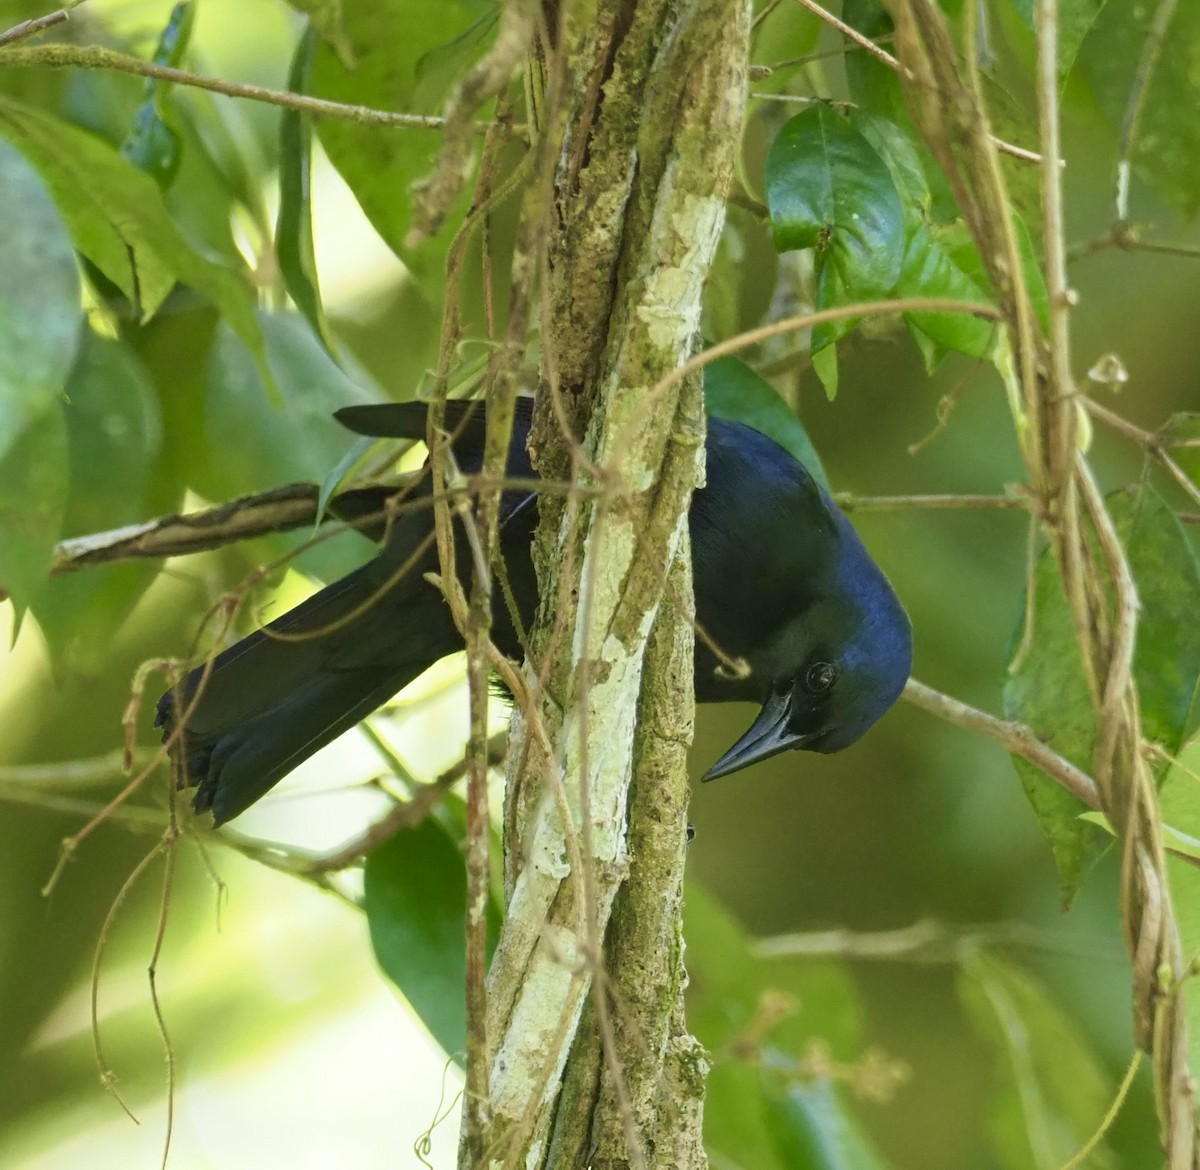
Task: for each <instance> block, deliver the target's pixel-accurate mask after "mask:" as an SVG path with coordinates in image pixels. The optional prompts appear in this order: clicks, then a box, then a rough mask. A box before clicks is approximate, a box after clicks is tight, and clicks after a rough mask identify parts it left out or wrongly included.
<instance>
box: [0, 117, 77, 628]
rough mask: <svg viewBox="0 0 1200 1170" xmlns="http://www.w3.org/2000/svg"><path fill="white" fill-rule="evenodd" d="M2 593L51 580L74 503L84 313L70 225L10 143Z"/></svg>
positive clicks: (2, 326) (0, 228) (2, 226)
mask: <svg viewBox="0 0 1200 1170" xmlns="http://www.w3.org/2000/svg"><path fill="white" fill-rule="evenodd" d="M0 207H3V208H4V213H3V215H0V256H2V257H3V263H0V587H3V588H4V589H6V590H7V591H8V592H9V593H10V594H11V595H12V597H13V598H14V600H16V602H17V603H18V604H19V605H21V606H22V607H23V606H24V605H25V604H26V603H27V602H28V600H29V599H30V597H31V595H33V594H34V593H35V591H36V589H37V588H38V586H39V585H40V584H41V583H42V582H43V580H44V578H45V574H46V570H47V569H48V568H49V565H50V554H51V551H52V550H53V548H54V542H55V541H56V540H57V539H58V534H59V528H60V522H61V519H62V510H63V507H64V504H65V502H66V491H67V459H66V437H65V432H64V429H63V421H62V409H61V405H60V400H61V394H62V388H63V384H64V382H65V381H66V378H67V373H68V371H69V370H70V368H71V362H72V360H73V359H74V355H75V349H76V346H77V344H78V338H79V333H80V327H81V323H82V314H81V311H80V299H79V298H80V290H79V272H78V268H77V266H76V263H75V254H74V252H73V250H72V248H71V241H70V239H69V237H68V236H67V232H66V227H65V226H64V224H63V221H62V218H61V216H60V215H59V213H58V211H57V210H56V208H55V206H54V203H53V201H52V199H51V197H50V193H49V192H48V191H47V189H46V187H45V186H44V185H43V183H42V181H41V179H39V177H38V175H37V173H36V171H35V170H34V169H33V167H32V166H30V164H29V163H28V162H27V161H26V160H25V158H23V157H22V155H21V154H20V152H18V151H17V150H16V149H15V148H14V147H12V146H10V145H9V144H8V143H6V142H2V141H0Z"/></svg>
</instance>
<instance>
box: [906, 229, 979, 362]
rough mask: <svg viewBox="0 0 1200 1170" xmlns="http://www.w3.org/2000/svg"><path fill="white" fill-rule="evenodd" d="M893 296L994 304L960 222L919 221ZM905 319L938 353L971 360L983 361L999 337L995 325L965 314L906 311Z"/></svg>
mask: <svg viewBox="0 0 1200 1170" xmlns="http://www.w3.org/2000/svg"><path fill="white" fill-rule="evenodd" d="M896 295H897V296H900V297H946V298H949V299H951V300H956V301H965V302H974V303H976V304H981V305H986V304H991V303H992V298H991V296H990V294H989V293H988V291H987V279H986V277H985V276H984V275H983V271H982V265H981V264H979V256H978V253H977V252H976V251H975V246H974V244H973V243H972V241H971V238H970V236H969V235H968V233H967V230H966V228H965V227H963V226H962V224H960V223H953V224H927V223H922V224H921V225H920V226H919V227H917V228H916V229H915V230H914V231H913V233H912V235H911V236H910V237H909V241H908V249H907V251H906V252H905V255H904V268H903V271H902V272H901V274H900V279H899V281H897V283H896ZM904 319H905V322H906V323H907V324H908V326H909V328H910V329H911V330H914V331H919V332H920V333H923V334H924V335H925V336H926V337H927V338H929V339H930V340H931V341H933V342H934V343H935V344H936V345H937V346H938V347H939V348H940V349H942V350H956V351H958V352H959V353H965V354H967V355H969V356H970V357H986V356H987V355H988V354H989V353H990V352H991V350H992V347H993V346H994V345H995V343H996V339H997V336H998V330H997V327H996V325H995V323H994V322H992V321H985V320H983V319H981V318H979V317H972V316H971V315H970V314H968V313H906V314H905V315H904Z"/></svg>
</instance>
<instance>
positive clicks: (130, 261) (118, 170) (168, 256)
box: [0, 98, 265, 368]
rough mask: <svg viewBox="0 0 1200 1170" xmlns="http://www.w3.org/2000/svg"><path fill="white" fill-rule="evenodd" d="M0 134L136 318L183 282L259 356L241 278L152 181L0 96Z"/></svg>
mask: <svg viewBox="0 0 1200 1170" xmlns="http://www.w3.org/2000/svg"><path fill="white" fill-rule="evenodd" d="M0 136H4V137H6V138H8V139H9V140H10V141H12V142H13V144H14V145H16V146H17V147H19V148H20V149H21V150H22V151H23V152H24V153H25V154H26V156H27V157H28V158H29V160H30V162H32V163H33V165H34V166H35V167H36V168H37V169H38V171H39V173H40V174H41V176H42V179H43V181H44V182H45V184H46V186H47V187H48V188H49V189H50V192H51V194H52V195H53V196H54V200H55V202H56V203H57V204H58V209H59V212H60V213H61V214H62V217H63V219H64V220H65V221H66V223H67V226H68V228H69V229H70V232H71V238H72V240H73V241H74V244H75V247H76V248H77V249H78V250H79V251H80V252H81V253H83V255H84V256H86V257H87V258H88V259H89V260H90V261H91V262H92V263H93V264H95V265H96V267H97V268H99V269H100V271H101V272H103V273H104V275H105V276H106V277H107V278H108V279H109V280H111V281H112V282H113V284H115V285H116V286H117V287H118V288H119V289H120V290H121V291H122V292H123V293H124V294H125V296H126V297H127V298H128V299H129V301H130V303H131V304H132V305H134V306H135V307H136V311H137V316H138V317H140V318H141V319H143V320H144V319H146V318H148V317H150V316H151V315H152V314H153V313H154V311H155V310H156V309H157V308H158V307H159V306H160V305H161V304H162V302H163V300H164V299H165V298H166V296H167V294H168V293H169V292H170V291H171V289H172V288H173V287H174V285H175V284H176V283H177V282H178V283H180V284H184V285H187V286H189V287H191V288H193V289H195V290H196V291H197V292H198V293H200V294H201V295H202V296H204V297H206V298H207V299H208V300H210V301H212V303H213V304H214V305H215V306H216V307H217V308H218V309H219V310H220V311H221V314H222V316H223V317H224V318H225V319H226V320H227V321H228V322H229V324H230V326H231V327H232V328H233V329H234V330H236V331H237V333H238V336H239V337H241V339H242V341H243V342H244V343H245V344H246V345H247V346H248V347H249V349H250V351H251V352H252V353H253V354H254V355H255V358H256V360H259V361H261V359H262V357H263V342H262V336H261V334H260V333H259V331H258V326H257V321H256V318H255V315H254V294H253V292H252V290H251V288H250V285H249V283H248V281H247V280H246V279H244V277H243V274H241V273H238V272H236V271H234V270H233V269H231V268H227V267H225V266H223V265H220V264H216V263H213V262H212V261H210V260H207V259H205V258H204V257H203V256H201V255H199V254H198V253H197V252H195V251H194V250H193V249H192V247H191V246H190V245H189V244H188V243H187V241H186V240H185V239H184V238H183V236H182V235H181V234H180V232H179V229H178V228H177V227H176V226H175V224H174V222H173V221H172V220H171V218H170V216H169V215H168V214H167V210H166V207H165V206H164V205H163V201H162V194H161V192H160V191H159V189H158V186H157V185H156V184H155V182H154V180H153V179H151V178H150V177H149V176H148V175H144V174H142V173H141V172H140V171H139V170H138V169H137V168H136V167H134V166H133V165H132V164H131V163H129V162H128V161H127V160H125V159H123V158H122V157H121V156H120V155H119V154H118V153H117V152H116V151H115V150H113V149H112V148H111V147H110V146H108V145H107V144H106V143H104V142H101V141H100V140H99V139H97V138H94V137H93V136H92V135H90V134H87V133H85V132H84V131H82V130H79V129H77V128H76V127H74V126H70V125H68V124H67V123H65V122H60V121H59V120H58V119H56V118H52V117H49V116H48V115H46V114H43V113H42V112H41V111H40V110H35V109H32V108H30V107H28V106H24V105H21V104H20V103H18V102H14V101H12V100H10V99H7V98H0ZM264 368H265V367H264Z"/></svg>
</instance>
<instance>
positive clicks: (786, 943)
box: [752, 918, 1121, 962]
mask: <svg viewBox="0 0 1200 1170" xmlns="http://www.w3.org/2000/svg"><path fill="white" fill-rule="evenodd" d="M996 945H1009V946H1019V947H1026V948H1030V949H1035V950H1039V951H1046V952H1052V953H1058V954H1071V955H1077V954H1079V953H1080V948H1079V947H1078V946H1077V945H1074V944H1073V943H1072V942H1071V941H1070V940H1069V939H1066V938H1064V937H1063V935H1062V933H1061V931H1057V930H1053V931H1051V930H1040V929H1038V928H1037V927H1036V926H1030V925H1028V924H1026V923H1024V922H988V923H983V924H981V925H978V926H959V925H955V924H951V923H944V922H935V921H934V920H933V919H931V918H923V919H921V921H919V922H914V923H913V924H912V925H911V926H905V927H902V928H901V929H899V930H874V931H855V930H820V931H804V932H799V933H795V934H779V935H774V936H772V937H770V938H763V939H759V940H758V941H756V942H755V943H753V944H752V949H753V951H754V953H755V954H757V955H759V956H761V957H762V958H784V957H804V958H841V959H883V960H909V959H911V960H916V961H918V962H945V961H949V962H957V961H958V960H959V959H960V958H961V957H962V956H963V954H964V953H969V952H971V951H974V950H978V949H979V948H980V947H986V946H996ZM1088 952H1089V954H1090V955H1092V956H1094V957H1096V958H1107V959H1120V958H1121V953H1120V951H1119V950H1117V949H1115V948H1113V947H1109V946H1104V945H1103V944H1102V942H1101V940H1095V941H1094V942H1093V945H1092V946H1090V947H1089V948H1088Z"/></svg>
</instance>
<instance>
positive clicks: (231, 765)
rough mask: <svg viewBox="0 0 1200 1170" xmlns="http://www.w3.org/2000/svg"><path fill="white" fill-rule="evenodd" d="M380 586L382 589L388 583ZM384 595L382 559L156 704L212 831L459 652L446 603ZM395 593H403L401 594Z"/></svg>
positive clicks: (409, 594)
mask: <svg viewBox="0 0 1200 1170" xmlns="http://www.w3.org/2000/svg"><path fill="white" fill-rule="evenodd" d="M381 580H382V585H381ZM422 587H423V589H424V590H427V591H428V593H427V595H426V596H425V597H414V596H413V591H412V588H411V587H407V588H399V589H393V591H392V592H391V593H389V592H388V591H387V579H386V576H383V577H382V578H381V564H380V560H379V558H377V559H376V560H375V561H372V562H371V563H369V564H367V565H364V566H363V567H362V568H361V569H358V570H357V571H356V572H354V573H351V574H350V575H349V576H348V577H344V578H342V579H341V580H340V581H336V582H334V583H333V584H331V585H329V586H327V587H326V588H325V589H322V590H321V591H320V592H319V593H316V594H314V595H313V596H312V597H310V598H309V599H308V600H307V601H305V602H304V603H303V604H302V605H299V606H297V607H296V608H295V609H293V610H290V611H289V612H288V613H286V614H284V615H283V616H282V617H281V618H279V619H278V620H277V621H275V622H272V623H271V624H270V625H269V626H267V627H265V628H264V629H261V630H257V631H256V632H255V633H253V634H251V635H250V636H249V637H248V638H244V639H242V641H240V642H238V643H237V644H236V645H234V646H231V647H230V648H229V649H228V650H226V651H224V653H222V654H219V655H218V656H217V657H216V658H215V659H213V661H212V662H211V663H208V664H206V665H204V666H201V667H198V668H197V669H196V670H194V671H192V672H191V674H189V675H188V676H187V677H186V678H185V679H183V680H182V681H181V682H180V684H179V685H178V686H177V687H175V688H174V689H173V690H171V691H168V692H167V693H166V694H165V695H163V696H162V698H161V699H160V700H159V702H158V715H157V718H156V720H155V726H157V727H162V728H163V738H164V740H170V739H171V737H172V736H174V737H175V739H174V740H173V746H172V755H173V756H174V757H175V758H176V759H177V760H179V761H180V769H181V776H180V784H181V786H191V785H195V786H196V788H197V791H196V797H195V802H194V803H195V807H196V810H197V811H198V812H203V811H204V810H206V809H211V810H212V813H213V819H214V821H215V823H216V824H218V825H219V824H222V823H223V822H225V821H228V820H229V819H231V818H232V817H235V816H237V815H238V814H239V813H241V812H244V811H245V810H246V809H247V808H249V806H250V805H251V804H253V803H254V802H255V801H256V800H258V799H259V798H260V797H261V796H262V795H263V794H264V793H266V792H267V791H268V790H269V789H270V788H271V787H272V786H273V785H275V784H276V783H277V782H278V781H279V780H280V779H282V778H283V777H284V776H285V775H286V774H287V773H288V772H290V771H291V770H292V769H293V768H295V767H296V766H297V765H298V764H299V763H300V762H301V761H303V760H305V759H307V758H308V757H309V756H311V755H312V754H313V753H314V752H316V751H317V750H318V749H319V748H322V747H324V746H325V745H326V744H327V743H330V742H331V741H332V740H334V739H335V738H336V737H337V736H339V735H340V734H341V733H342V732H343V731H346V730H347V729H348V728H350V727H353V726H354V724H355V723H357V722H358V721H359V720H360V719H362V718H363V717H364V716H366V715H368V714H370V712H371V711H373V710H374V709H375V708H376V707H378V706H379V705H380V704H382V703H384V702H386V701H387V700H388V699H389V698H390V697H391V696H392V695H394V694H395V693H396V692H397V691H398V690H400V689H402V688H403V687H404V686H406V685H407V684H408V683H409V682H411V681H412V680H413V679H414V678H416V677H417V675H419V674H420V673H421V672H422V671H423V670H424V669H425V668H426V667H427V666H429V665H430V664H432V663H433V662H435V661H436V660H437V659H438V658H440V657H442V656H443V655H444V654H447V653H449V652H450V651H451V650H453V649H454V640H453V627H452V625H450V624H449V618H448V615H446V613H445V609H444V606H443V605H442V603H441V599H440V598H439V597H438V596H437V594H436V593H434V591H433V590H432V589H430V588H429V586H428V585H423V586H422ZM396 593H399V594H400V595H401V596H398V597H397V596H395V595H394V594H396Z"/></svg>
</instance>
